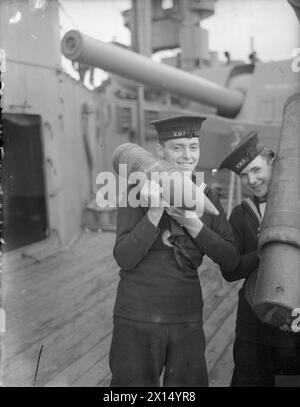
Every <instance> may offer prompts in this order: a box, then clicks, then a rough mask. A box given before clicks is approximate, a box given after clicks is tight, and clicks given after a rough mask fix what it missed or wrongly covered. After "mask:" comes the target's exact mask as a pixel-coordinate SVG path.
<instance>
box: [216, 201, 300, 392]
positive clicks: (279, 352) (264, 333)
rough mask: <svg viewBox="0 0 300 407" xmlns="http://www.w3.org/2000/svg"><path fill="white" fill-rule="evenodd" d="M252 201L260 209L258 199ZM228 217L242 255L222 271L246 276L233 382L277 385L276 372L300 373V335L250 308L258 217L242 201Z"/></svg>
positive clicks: (235, 277) (256, 260)
mask: <svg viewBox="0 0 300 407" xmlns="http://www.w3.org/2000/svg"><path fill="white" fill-rule="evenodd" d="M252 201H253V203H254V205H255V206H256V208H257V210H258V211H259V201H258V199H256V198H254V199H253V200H252ZM229 221H230V224H231V226H232V229H233V233H234V236H235V240H236V242H237V244H238V247H239V251H240V253H241V258H240V262H239V264H238V266H237V268H236V270H235V271H234V273H232V272H229V273H226V272H224V271H223V275H224V276H225V278H226V280H227V281H236V280H240V279H245V283H244V285H243V287H242V288H241V290H240V292H239V303H238V310H237V321H236V339H235V343H234V361H235V368H234V372H233V378H232V386H251V385H252V386H274V385H275V377H276V375H300V335H299V334H296V333H290V332H284V331H281V330H280V329H278V328H275V327H273V326H271V325H269V324H266V323H262V322H261V321H260V320H259V319H258V318H257V317H256V315H255V314H254V312H253V311H252V309H251V308H250V306H249V304H248V302H247V299H246V295H245V287H246V281H247V278H248V277H249V276H250V275H251V274H252V273H253V272H255V271H256V270H257V268H258V265H259V256H258V251H257V246H258V237H257V235H258V227H259V220H258V218H257V216H256V215H255V213H254V212H253V210H252V209H251V207H249V205H247V203H246V202H242V203H241V204H240V205H238V206H236V207H235V208H234V209H233V211H232V214H231V217H230V220H229Z"/></svg>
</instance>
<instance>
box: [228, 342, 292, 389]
mask: <svg viewBox="0 0 300 407" xmlns="http://www.w3.org/2000/svg"><path fill="white" fill-rule="evenodd" d="M233 359H234V364H235V366H234V371H233V376H232V381H231V386H233V387H235V386H262V387H264V386H276V385H280V383H283V378H282V379H281V378H280V376H282V375H284V376H288V375H291V376H298V378H300V348H282V347H273V346H268V345H264V344H260V343H255V342H250V341H247V340H244V339H241V338H236V339H235V342H234V346H233ZM291 380H294V378H293V379H292V377H291ZM285 382H287V380H286V378H285Z"/></svg>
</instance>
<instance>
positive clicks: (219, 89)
mask: <svg viewBox="0 0 300 407" xmlns="http://www.w3.org/2000/svg"><path fill="white" fill-rule="evenodd" d="M61 48H62V53H63V54H64V56H65V57H66V58H69V59H71V60H76V61H80V62H83V63H85V64H87V65H90V66H95V67H98V68H101V69H104V70H106V71H108V72H112V73H114V74H116V75H120V76H124V77H126V78H128V79H132V80H134V81H137V82H140V83H143V84H146V85H150V86H153V87H158V88H162V89H164V90H166V91H169V92H171V93H174V94H178V95H181V96H184V97H186V98H189V99H192V100H195V101H198V102H200V103H203V104H206V105H209V106H213V107H215V108H217V109H218V112H219V114H221V115H224V116H228V117H233V116H235V115H236V114H237V113H238V111H239V110H240V108H241V105H242V103H243V99H244V95H243V94H242V93H241V92H239V91H236V90H233V89H228V88H225V87H223V86H220V85H218V84H215V83H213V82H210V81H208V80H206V79H203V78H199V77H198V76H195V75H193V74H190V73H188V72H185V71H183V70H181V69H177V68H173V67H171V66H168V65H166V64H162V63H158V62H154V61H152V60H151V59H149V58H147V57H145V56H143V55H140V54H137V53H135V52H132V51H129V50H127V49H124V48H122V47H119V46H117V45H112V44H107V43H105V42H102V41H100V40H96V39H94V38H91V37H89V36H87V35H84V34H82V33H80V32H79V31H76V30H71V31H69V32H67V33H66V34H65V36H64V38H63V40H62V44H61Z"/></svg>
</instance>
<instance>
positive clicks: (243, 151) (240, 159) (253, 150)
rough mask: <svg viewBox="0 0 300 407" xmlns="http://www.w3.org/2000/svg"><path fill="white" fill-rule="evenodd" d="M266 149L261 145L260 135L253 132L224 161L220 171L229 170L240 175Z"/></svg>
mask: <svg viewBox="0 0 300 407" xmlns="http://www.w3.org/2000/svg"><path fill="white" fill-rule="evenodd" d="M263 149H264V145H263V144H261V142H260V140H259V138H258V133H257V132H256V131H251V132H250V133H249V134H248V135H247V136H246V137H244V138H243V139H242V140H241V141H240V142H239V144H238V145H237V146H236V147H235V148H234V150H233V151H232V152H231V153H230V154H229V155H228V156H227V157H226V158H225V159H224V160H223V161H222V163H221V165H220V167H219V170H221V169H223V168H227V169H228V170H231V171H233V172H235V173H236V174H240V172H241V171H242V170H243V169H244V168H245V167H247V165H248V164H249V163H250V162H251V161H253V160H254V158H256V157H257V156H258V155H259V154H260V153H261V152H262V150H263Z"/></svg>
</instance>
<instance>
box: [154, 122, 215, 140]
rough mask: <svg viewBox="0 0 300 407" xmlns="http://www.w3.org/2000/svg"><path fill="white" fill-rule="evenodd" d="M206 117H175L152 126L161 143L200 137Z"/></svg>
mask: <svg viewBox="0 0 300 407" xmlns="http://www.w3.org/2000/svg"><path fill="white" fill-rule="evenodd" d="M206 119H207V118H206V117H205V116H174V117H169V118H167V119H162V120H155V121H154V122H151V124H152V125H153V126H154V127H155V129H156V131H157V134H158V139H159V141H164V140H172V139H178V138H192V137H199V136H200V130H201V126H202V123H203V122H204V121H205V120H206Z"/></svg>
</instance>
